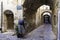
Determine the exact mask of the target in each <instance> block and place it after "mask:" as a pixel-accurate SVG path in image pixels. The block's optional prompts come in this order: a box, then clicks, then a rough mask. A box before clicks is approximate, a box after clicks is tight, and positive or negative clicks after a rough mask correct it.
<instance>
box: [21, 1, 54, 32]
mask: <svg viewBox="0 0 60 40" xmlns="http://www.w3.org/2000/svg"><path fill="white" fill-rule="evenodd" d="M42 5H48V6H50V10H51V11H52V12H53V11H54V10H53V9H54V5H55V4H54V1H53V0H38V1H37V0H25V1H24V3H23V5H22V6H23V11H24V12H23V16H24V17H25V19H24V20H26V21H27V22H28V23H29V26H28V28H27V30H28V29H29V32H30V31H32V30H33V29H35V28H36V27H37V26H39V25H37V26H36V12H37V9H38V8H39V7H41V6H42ZM41 17H42V16H41ZM42 18H43V17H42ZM41 20H42V21H41V24H43V23H44V22H43V19H41Z"/></svg>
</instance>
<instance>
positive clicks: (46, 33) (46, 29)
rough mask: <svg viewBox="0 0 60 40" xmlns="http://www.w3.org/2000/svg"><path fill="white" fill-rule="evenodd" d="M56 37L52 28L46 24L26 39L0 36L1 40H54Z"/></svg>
mask: <svg viewBox="0 0 60 40" xmlns="http://www.w3.org/2000/svg"><path fill="white" fill-rule="evenodd" d="M54 39H55V35H54V33H53V32H52V26H51V25H50V24H44V25H42V26H40V27H38V28H36V29H35V30H33V31H32V32H30V33H29V34H27V35H26V36H25V38H17V36H9V35H4V34H0V40H54Z"/></svg>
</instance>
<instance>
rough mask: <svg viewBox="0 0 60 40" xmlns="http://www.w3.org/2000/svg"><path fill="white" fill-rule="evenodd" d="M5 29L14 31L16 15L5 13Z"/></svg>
mask: <svg viewBox="0 0 60 40" xmlns="http://www.w3.org/2000/svg"><path fill="white" fill-rule="evenodd" d="M4 28H5V30H6V31H7V30H13V29H14V15H13V12H12V11H10V10H6V11H5V12H4Z"/></svg>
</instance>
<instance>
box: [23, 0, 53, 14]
mask: <svg viewBox="0 0 60 40" xmlns="http://www.w3.org/2000/svg"><path fill="white" fill-rule="evenodd" d="M53 2H54V1H53V0H25V2H24V3H23V7H24V8H26V10H25V12H27V13H30V12H31V13H35V12H36V11H37V9H38V8H39V7H40V6H41V5H49V6H50V8H51V9H53Z"/></svg>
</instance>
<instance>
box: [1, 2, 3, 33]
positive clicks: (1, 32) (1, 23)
mask: <svg viewBox="0 0 60 40" xmlns="http://www.w3.org/2000/svg"><path fill="white" fill-rule="evenodd" d="M2 24H3V2H1V33H2V26H3V25H2Z"/></svg>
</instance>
